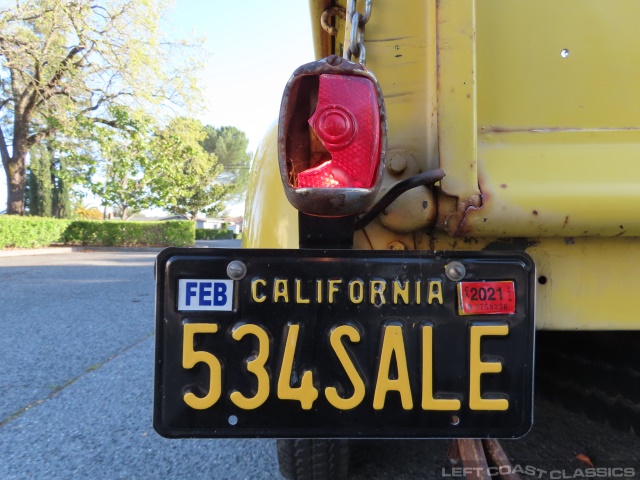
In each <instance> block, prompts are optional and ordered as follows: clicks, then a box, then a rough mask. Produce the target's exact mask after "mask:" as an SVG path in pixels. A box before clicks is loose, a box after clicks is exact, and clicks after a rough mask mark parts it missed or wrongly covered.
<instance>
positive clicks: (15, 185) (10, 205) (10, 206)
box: [4, 152, 27, 215]
mask: <svg viewBox="0 0 640 480" xmlns="http://www.w3.org/2000/svg"><path fill="white" fill-rule="evenodd" d="M26 156H27V152H24V153H22V154H20V153H18V154H17V155H14V156H13V157H11V158H10V159H9V161H8V162H6V163H5V164H4V171H5V173H6V175H7V192H8V193H7V213H8V214H9V215H24V187H25V184H26V178H27V177H26V174H25V162H26Z"/></svg>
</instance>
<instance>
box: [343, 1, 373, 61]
mask: <svg viewBox="0 0 640 480" xmlns="http://www.w3.org/2000/svg"><path fill="white" fill-rule="evenodd" d="M357 1H358V0H349V5H348V7H347V20H349V15H351V32H350V36H349V47H348V48H347V49H346V50H345V52H344V55H343V56H344V58H346V59H347V60H351V57H352V56H353V57H357V58H358V62H359V63H361V64H362V65H364V64H365V60H366V54H367V53H366V49H365V48H364V26H365V25H366V24H367V22H368V21H369V19H370V18H371V2H372V0H365V2H364V15H362V14H361V13H360V12H358V11H357ZM347 25H348V23H347Z"/></svg>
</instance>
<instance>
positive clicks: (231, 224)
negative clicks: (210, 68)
mask: <svg viewBox="0 0 640 480" xmlns="http://www.w3.org/2000/svg"><path fill="white" fill-rule="evenodd" d="M129 220H130V221H132V222H166V221H171V220H190V218H189V217H187V216H186V215H170V216H162V217H147V216H145V215H143V214H141V213H136V214H135V215H132V216H131V218H129ZM243 223H244V222H243V219H242V217H236V218H207V217H200V218H196V228H207V229H212V230H220V229H223V228H226V229H227V230H231V231H232V232H233V233H235V234H236V235H237V234H239V233H242V227H243Z"/></svg>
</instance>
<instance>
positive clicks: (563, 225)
mask: <svg viewBox="0 0 640 480" xmlns="http://www.w3.org/2000/svg"><path fill="white" fill-rule="evenodd" d="M567 223H569V215H567V216H566V217H564V223H563V224H562V228H564V227H566V226H567Z"/></svg>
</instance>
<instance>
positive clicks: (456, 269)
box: [444, 262, 467, 282]
mask: <svg viewBox="0 0 640 480" xmlns="http://www.w3.org/2000/svg"><path fill="white" fill-rule="evenodd" d="M444 273H445V275H446V276H447V278H448V279H449V280H451V281H452V282H457V281H460V280H462V279H463V278H464V276H465V275H466V274H467V269H466V268H465V266H464V265H463V264H462V263H460V262H451V263H448V264H447V265H446V266H445V267H444Z"/></svg>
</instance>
